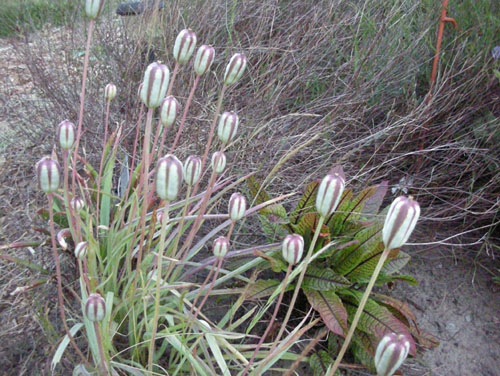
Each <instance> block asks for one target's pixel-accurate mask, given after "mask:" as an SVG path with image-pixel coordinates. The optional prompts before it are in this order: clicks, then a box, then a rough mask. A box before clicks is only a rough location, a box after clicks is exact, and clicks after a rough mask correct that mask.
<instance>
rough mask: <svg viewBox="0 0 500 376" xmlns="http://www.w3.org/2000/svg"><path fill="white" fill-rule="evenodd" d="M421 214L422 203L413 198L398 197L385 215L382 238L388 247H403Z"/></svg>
mask: <svg viewBox="0 0 500 376" xmlns="http://www.w3.org/2000/svg"><path fill="white" fill-rule="evenodd" d="M419 216H420V205H419V204H418V202H417V201H415V200H413V198H412V197H411V196H410V197H405V196H400V197H398V198H396V199H395V200H394V201H393V202H392V204H391V206H390V208H389V212H388V213H387V216H386V217H385V222H384V227H383V229H382V240H383V242H384V245H385V247H386V248H387V249H396V248H400V247H402V246H403V245H404V244H405V243H406V242H407V241H408V238H409V237H410V235H411V233H412V232H413V230H414V228H415V225H416V224H417V221H418V218H419Z"/></svg>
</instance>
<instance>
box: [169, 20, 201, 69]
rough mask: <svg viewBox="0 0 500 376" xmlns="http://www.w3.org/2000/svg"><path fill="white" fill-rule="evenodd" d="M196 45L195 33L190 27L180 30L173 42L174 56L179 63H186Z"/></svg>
mask: <svg viewBox="0 0 500 376" xmlns="http://www.w3.org/2000/svg"><path fill="white" fill-rule="evenodd" d="M195 47H196V34H195V33H194V31H193V30H191V29H184V30H181V32H180V33H179V35H177V38H176V39H175V43H174V58H175V60H176V61H177V62H178V63H179V64H180V65H184V64H186V63H187V62H188V61H189V59H191V56H193V52H194V49H195Z"/></svg>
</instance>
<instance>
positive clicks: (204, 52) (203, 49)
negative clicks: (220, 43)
mask: <svg viewBox="0 0 500 376" xmlns="http://www.w3.org/2000/svg"><path fill="white" fill-rule="evenodd" d="M214 58H215V49H214V48H213V47H212V46H207V45H206V44H204V45H202V46H200V48H198V51H197V52H196V56H195V58H194V65H193V66H194V71H195V73H196V74H197V75H198V76H202V75H204V74H205V73H206V72H208V71H209V70H210V67H211V65H212V63H213V62H214Z"/></svg>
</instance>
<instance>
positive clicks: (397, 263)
mask: <svg viewBox="0 0 500 376" xmlns="http://www.w3.org/2000/svg"><path fill="white" fill-rule="evenodd" d="M410 260H411V257H410V255H409V254H407V253H405V252H402V251H399V252H398V254H397V256H396V257H394V258H393V259H390V260H388V262H386V263H385V264H384V267H383V268H382V273H384V274H387V275H391V274H394V273H397V272H399V271H400V270H401V269H403V268H404V267H405V266H406V264H408V262H409V261H410Z"/></svg>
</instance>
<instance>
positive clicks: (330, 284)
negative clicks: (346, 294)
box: [304, 265, 351, 291]
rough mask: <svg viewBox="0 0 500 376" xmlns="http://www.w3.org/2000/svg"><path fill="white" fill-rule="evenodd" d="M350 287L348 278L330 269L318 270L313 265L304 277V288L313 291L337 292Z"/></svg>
mask: <svg viewBox="0 0 500 376" xmlns="http://www.w3.org/2000/svg"><path fill="white" fill-rule="evenodd" d="M350 285H351V282H350V281H349V280H348V279H347V278H345V277H343V276H341V275H338V274H336V273H335V272H334V271H333V270H332V269H330V268H318V267H315V266H313V265H311V266H309V267H308V268H307V270H306V273H305V275H304V287H305V288H308V289H312V290H317V291H328V290H336V289H339V288H345V287H349V286H350Z"/></svg>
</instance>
